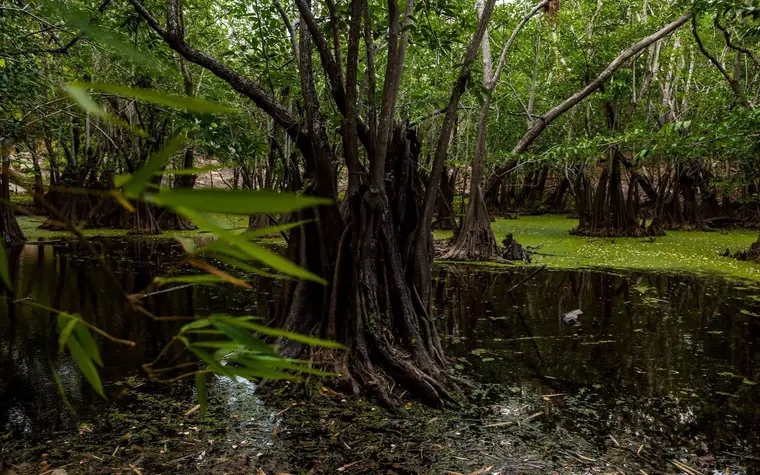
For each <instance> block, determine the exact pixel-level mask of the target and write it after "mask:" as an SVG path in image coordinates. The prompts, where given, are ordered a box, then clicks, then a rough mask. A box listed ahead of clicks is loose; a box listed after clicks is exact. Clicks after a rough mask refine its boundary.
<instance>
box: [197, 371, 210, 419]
mask: <svg viewBox="0 0 760 475" xmlns="http://www.w3.org/2000/svg"><path fill="white" fill-rule="evenodd" d="M195 391H196V392H197V393H198V404H199V405H200V406H201V415H204V416H205V415H206V408H207V406H208V394H207V392H206V373H196V374H195Z"/></svg>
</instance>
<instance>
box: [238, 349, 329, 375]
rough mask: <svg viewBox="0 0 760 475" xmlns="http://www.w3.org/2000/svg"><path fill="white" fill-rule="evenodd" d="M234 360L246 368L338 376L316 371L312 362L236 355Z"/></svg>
mask: <svg viewBox="0 0 760 475" xmlns="http://www.w3.org/2000/svg"><path fill="white" fill-rule="evenodd" d="M232 360H233V361H236V362H240V363H241V364H245V366H253V365H255V364H258V365H262V366H270V367H275V368H282V369H287V370H290V371H296V372H299V373H307V374H313V375H314V376H336V373H332V372H329V371H321V370H318V369H314V368H312V367H310V366H309V365H311V364H312V363H311V362H310V361H304V360H294V359H290V358H279V357H271V356H262V355H248V354H242V355H235V356H234V357H233V358H232ZM243 361H247V363H243Z"/></svg>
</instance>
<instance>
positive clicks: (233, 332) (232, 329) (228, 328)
mask: <svg viewBox="0 0 760 475" xmlns="http://www.w3.org/2000/svg"><path fill="white" fill-rule="evenodd" d="M209 321H210V322H211V323H212V324H213V325H214V326H215V327H216V328H218V329H219V330H221V331H223V332H224V333H225V334H226V335H227V336H229V337H230V338H232V339H233V340H234V341H236V342H237V343H240V344H241V345H243V346H244V347H245V348H246V349H248V350H251V351H256V352H258V353H262V354H265V355H275V354H276V353H275V351H274V349H272V347H270V346H269V345H267V344H266V343H264V342H262V341H261V340H259V339H258V338H255V337H254V336H252V335H250V334H249V333H247V332H245V331H243V330H242V328H245V327H241V326H239V325H237V324H236V322H235V319H234V318H232V317H230V318H223V317H222V316H215V315H212V316H210V317H209ZM242 323H246V322H242Z"/></svg>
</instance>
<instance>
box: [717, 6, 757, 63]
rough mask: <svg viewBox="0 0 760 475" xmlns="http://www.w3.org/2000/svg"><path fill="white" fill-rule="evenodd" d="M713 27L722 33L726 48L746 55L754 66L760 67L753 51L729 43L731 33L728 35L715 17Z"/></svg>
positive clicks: (726, 30)
mask: <svg viewBox="0 0 760 475" xmlns="http://www.w3.org/2000/svg"><path fill="white" fill-rule="evenodd" d="M713 23H714V25H715V28H717V29H719V30H720V31H722V32H723V37H724V38H725V39H726V46H728V47H729V48H731V49H734V50H736V51H741V52H742V53H744V54H746V55H747V56H749V57H750V59H752V62H754V63H755V66H758V67H760V58H758V57H757V54H755V52H754V51H752V50H751V49H749V48H745V47H744V46H742V45H738V44H736V43H734V42H733V41H731V33H729V31H728V28H726V27H725V26H723V25H721V24H720V19H719V18H718V16H717V15H716V16H715V21H714V22H713Z"/></svg>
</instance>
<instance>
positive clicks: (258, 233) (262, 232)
mask: <svg viewBox="0 0 760 475" xmlns="http://www.w3.org/2000/svg"><path fill="white" fill-rule="evenodd" d="M312 221H313V220H308V219H307V220H303V221H296V222H294V223H286V224H276V225H274V226H268V227H266V228H261V229H254V230H253V231H246V232H244V233H242V234H241V236H245V237H247V238H257V237H263V236H269V235H270V234H275V233H281V232H285V231H290V230H291V229H293V228H298V227H301V226H303V225H304V224H306V223H310V222H312Z"/></svg>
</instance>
